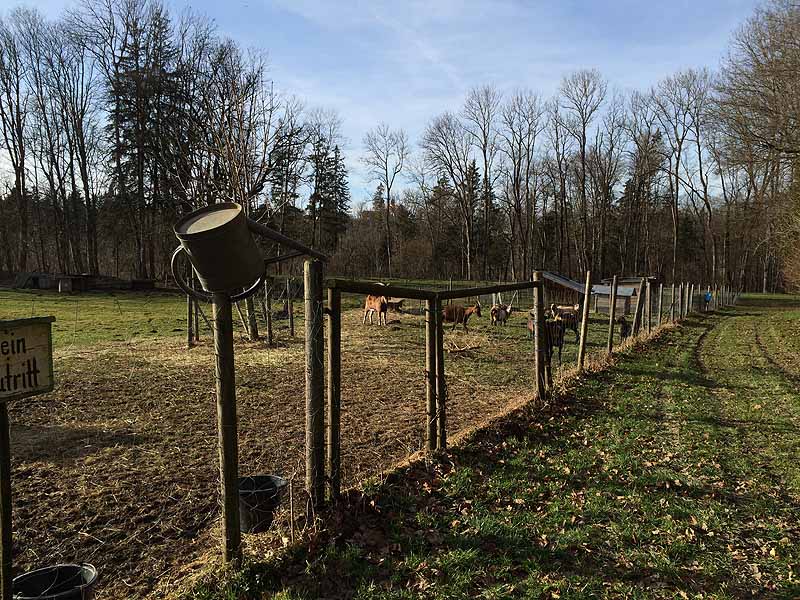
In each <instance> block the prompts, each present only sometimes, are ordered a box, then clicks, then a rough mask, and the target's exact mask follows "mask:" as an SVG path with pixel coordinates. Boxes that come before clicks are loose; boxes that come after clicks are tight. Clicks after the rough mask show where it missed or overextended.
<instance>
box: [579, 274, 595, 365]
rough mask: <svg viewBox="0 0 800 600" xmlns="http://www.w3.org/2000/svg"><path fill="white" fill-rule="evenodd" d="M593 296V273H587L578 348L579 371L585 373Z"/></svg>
mask: <svg viewBox="0 0 800 600" xmlns="http://www.w3.org/2000/svg"><path fill="white" fill-rule="evenodd" d="M591 295H592V272H591V271H586V286H585V287H584V289H583V314H582V315H581V343H580V346H578V371H579V372H580V371H583V364H584V362H585V361H586V334H587V333H588V330H589V297H590V296H591Z"/></svg>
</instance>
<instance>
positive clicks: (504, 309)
mask: <svg viewBox="0 0 800 600" xmlns="http://www.w3.org/2000/svg"><path fill="white" fill-rule="evenodd" d="M511 311H512V308H511V305H510V304H508V305H506V304H495V305H494V306H492V309H491V310H490V311H489V316H490V317H491V318H492V325H505V324H506V321H508V317H509V316H511Z"/></svg>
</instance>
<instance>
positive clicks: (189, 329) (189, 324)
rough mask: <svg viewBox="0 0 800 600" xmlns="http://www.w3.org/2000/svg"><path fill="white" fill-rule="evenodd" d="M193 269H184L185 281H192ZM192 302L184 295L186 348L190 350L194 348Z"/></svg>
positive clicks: (190, 298) (187, 295)
mask: <svg viewBox="0 0 800 600" xmlns="http://www.w3.org/2000/svg"><path fill="white" fill-rule="evenodd" d="M193 272H194V269H192V267H191V265H189V267H188V268H187V269H186V271H185V274H186V275H187V277H186V280H187V281H192V279H193V277H192V273H193ZM193 304H194V302H193V301H192V297H191V296H190V295H189V294H186V347H187V348H191V347H192V346H194V308H193Z"/></svg>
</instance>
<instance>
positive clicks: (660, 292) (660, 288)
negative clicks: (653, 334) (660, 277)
mask: <svg viewBox="0 0 800 600" xmlns="http://www.w3.org/2000/svg"><path fill="white" fill-rule="evenodd" d="M663 298H664V284H663V283H659V284H658V326H659V327H660V326H661V319H662V315H661V308H662V300H663Z"/></svg>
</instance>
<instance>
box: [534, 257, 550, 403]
mask: <svg viewBox="0 0 800 600" xmlns="http://www.w3.org/2000/svg"><path fill="white" fill-rule="evenodd" d="M533 280H534V281H535V282H538V283H539V285H537V286H536V287H535V288H533V303H534V306H535V309H534V310H535V313H536V314H535V315H534V319H533V345H534V355H535V357H534V366H535V369H536V395H537V396H538V398H539V401H540V402H544V400H545V399H546V398H547V376H546V367H545V363H546V362H547V351H546V349H545V344H546V343H547V341H546V339H545V331H544V327H545V325H544V293H543V289H542V283H541V282H542V279H541V273H539V271H534V273H533Z"/></svg>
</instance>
